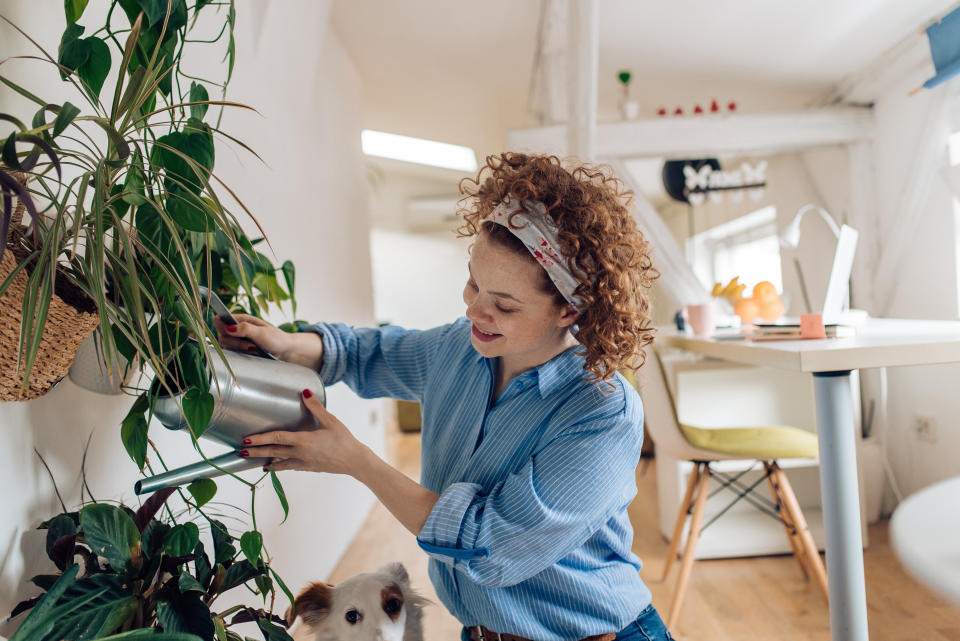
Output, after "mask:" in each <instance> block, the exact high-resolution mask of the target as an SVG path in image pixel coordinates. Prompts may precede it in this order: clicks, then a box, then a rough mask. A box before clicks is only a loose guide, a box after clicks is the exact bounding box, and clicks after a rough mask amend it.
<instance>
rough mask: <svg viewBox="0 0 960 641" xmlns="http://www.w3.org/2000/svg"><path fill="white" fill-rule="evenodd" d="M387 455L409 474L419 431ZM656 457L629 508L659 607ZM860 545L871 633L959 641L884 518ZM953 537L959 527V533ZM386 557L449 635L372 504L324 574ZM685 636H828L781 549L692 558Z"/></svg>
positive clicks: (351, 570)
mask: <svg viewBox="0 0 960 641" xmlns="http://www.w3.org/2000/svg"><path fill="white" fill-rule="evenodd" d="M388 441H389V442H388V450H389V452H388V457H389V458H390V459H391V461H392V462H393V463H394V465H396V466H397V467H398V468H399V469H400V470H402V471H403V472H405V473H406V474H407V475H409V476H411V477H412V478H417V477H418V475H419V466H420V463H419V461H420V455H419V435H418V434H401V433H400V432H396V433H395V434H391V436H390V438H389V439H388ZM654 464H655V463H652V462H651V463H650V464H647V465H645V464H644V463H643V462H641V465H640V468H639V469H638V470H637V487H638V493H637V498H636V500H634V502H633V504H632V505H631V506H630V520H631V521H632V522H633V528H634V532H635V539H634V544H633V551H634V552H635V553H636V554H637V555H638V556H639V557H640V558H641V559H642V560H643V563H644V567H643V569H642V570H641V572H640V575H641V576H642V577H643V578H644V580H645V581H646V583H647V585H648V586H649V587H650V590H651V591H652V592H653V603H654V605H655V606H657V608H658V609H659V610H660V611H661V612H664V611H666V610H667V609H668V607H669V605H670V598H671V594H672V589H673V584H674V581H676V576H677V572H678V571H677V569H676V567H675V568H674V570H673V572H672V576H671V580H670V581H668V582H667V583H665V584H664V583H660V582H659V580H658V577H659V576H660V573H661V571H662V570H663V564H664V560H665V556H666V552H667V542H666V541H664V540H663V538H662V537H661V536H660V533H659V528H658V526H657V493H656V473H655V470H654V467H653V465H654ZM869 536H870V548H869V549H868V550H866V551H865V553H864V566H865V574H866V581H867V609H868V617H869V627H870V638H871V639H872V640H873V641H908V640H910V641H913V640H917V641H919V640H923V641H960V610H958V609H954V608H951V607H950V606H948V605H947V604H945V603H944V602H943V601H941V600H940V599H938V598H937V597H935V596H934V595H933V594H931V593H930V592H928V591H927V590H925V589H924V588H922V587H920V586H919V585H918V584H917V583H916V582H914V581H913V580H912V579H910V578H909V577H908V576H907V575H906V574H905V573H904V571H903V569H902V568H901V567H900V564H899V563H898V562H897V560H896V558H895V557H894V556H893V553H892V551H891V549H890V545H889V543H888V536H887V521H881V522H880V523H878V524H876V525H873V526H871V527H870V532H869ZM958 536H960V534H958ZM388 561H402V562H403V563H404V564H405V565H406V567H407V570H408V571H409V572H410V576H411V579H412V581H413V585H414V587H415V588H416V589H417V590H418V591H419V592H420V593H421V594H423V595H424V596H427V597H429V598H430V599H431V600H433V601H434V602H435V603H436V605H434V606H432V607H430V608H428V610H427V613H426V615H425V629H424V638H425V640H426V641H454V640H456V639H459V638H460V625H459V624H458V623H457V621H456V620H455V619H454V618H453V617H452V616H450V614H449V613H447V611H446V610H445V609H444V607H443V606H442V605H440V604H439V602H438V601H437V600H436V595H435V593H434V591H433V587H432V586H431V585H430V581H429V579H428V578H427V557H426V555H425V554H424V553H423V552H422V551H421V550H420V549H419V547H417V543H416V540H415V538H414V537H413V536H412V535H410V533H409V532H407V531H406V530H405V529H404V528H403V526H401V525H400V524H399V522H398V521H396V519H394V518H393V516H392V515H391V514H390V513H389V512H387V510H386V509H384V508H383V507H382V506H381V505H379V504H378V505H377V506H376V507H374V509H373V510H372V512H371V513H370V516H369V518H368V519H367V522H366V524H365V526H364V527H363V529H362V531H361V533H360V534H359V536H357V538H356V539H355V540H354V541H353V543H352V544H351V546H350V548H349V549H348V550H347V552H346V554H345V555H344V557H343V559H342V560H341V561H340V563H339V565H338V566H337V568H336V570H335V571H334V572H333V574H332V575H331V577H330V579H329V580H330V582H331V583H337V582H338V581H342V580H343V579H345V578H347V577H349V576H352V575H353V574H356V573H358V572H366V571H370V570H372V569H375V568H376V567H378V566H379V565H380V564H382V563H385V562H388ZM672 632H673V634H674V636H675V637H676V638H677V639H678V640H691V641H699V640H703V641H707V640H710V641H751V640H753V639H757V640H763V641H766V640H773V639H776V640H778V641H794V640H796V641H801V640H802V641H828V640H829V639H830V633H829V620H828V614H827V608H826V605H825V603H824V601H823V598H822V597H821V596H820V594H819V592H818V590H817V587H816V585H815V584H814V583H812V582H810V581H807V580H805V579H804V578H803V576H802V575H801V574H800V570H799V568H798V566H797V564H796V562H795V561H794V560H793V559H792V558H791V557H787V556H778V557H761V558H751V559H735V560H712V561H699V562H697V564H696V565H694V568H693V574H692V576H691V578H690V588H689V590H688V593H687V598H686V602H685V603H684V607H683V610H682V611H681V613H680V620H679V622H678V623H677V625H676V626H674V629H673V630H672Z"/></svg>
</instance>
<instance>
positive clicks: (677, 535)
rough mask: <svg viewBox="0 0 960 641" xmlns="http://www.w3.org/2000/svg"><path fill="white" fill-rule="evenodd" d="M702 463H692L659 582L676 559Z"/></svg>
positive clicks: (663, 578)
mask: <svg viewBox="0 0 960 641" xmlns="http://www.w3.org/2000/svg"><path fill="white" fill-rule="evenodd" d="M701 465H704V463H700V462H699V461H694V462H693V469H692V470H690V477H689V478H688V479H687V491H686V492H685V493H684V495H683V502H682V503H681V504H680V510H679V511H678V512H677V522H676V524H675V525H674V526H673V536H672V537H671V538H670V549H669V550H667V562H666V563H664V564H663V576H661V577H660V580H661V581H666V580H667V575H668V574H670V568H671V567H672V566H673V561H674V560H675V559H676V558H677V549H678V548H679V547H680V539H681V538H682V536H683V525H684V523H686V522H687V513H688V512H689V511H690V501H691V500H692V499H693V491H694V490H695V489H696V487H697V480H698V478H699V476H700V466H701Z"/></svg>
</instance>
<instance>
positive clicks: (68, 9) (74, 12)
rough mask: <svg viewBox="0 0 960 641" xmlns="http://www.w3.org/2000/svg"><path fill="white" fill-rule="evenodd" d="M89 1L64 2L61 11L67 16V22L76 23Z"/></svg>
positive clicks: (68, 0)
mask: <svg viewBox="0 0 960 641" xmlns="http://www.w3.org/2000/svg"><path fill="white" fill-rule="evenodd" d="M89 1H90V0H64V1H63V10H64V13H65V14H66V16H67V22H68V23H69V22H76V21H78V20H79V19H80V16H82V15H83V10H84V9H86V8H87V3H88V2H89Z"/></svg>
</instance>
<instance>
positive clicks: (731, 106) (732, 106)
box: [727, 100, 737, 111]
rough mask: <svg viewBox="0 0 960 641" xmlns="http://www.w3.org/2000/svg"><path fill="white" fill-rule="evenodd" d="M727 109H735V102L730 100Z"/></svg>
mask: <svg viewBox="0 0 960 641" xmlns="http://www.w3.org/2000/svg"><path fill="white" fill-rule="evenodd" d="M727 109H729V110H730V111H736V110H737V103H735V102H734V101H732V100H731V101H730V104H729V105H727Z"/></svg>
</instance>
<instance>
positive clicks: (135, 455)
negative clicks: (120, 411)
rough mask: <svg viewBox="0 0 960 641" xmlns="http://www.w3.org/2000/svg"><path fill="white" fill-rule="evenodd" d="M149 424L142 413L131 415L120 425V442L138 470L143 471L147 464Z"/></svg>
mask: <svg viewBox="0 0 960 641" xmlns="http://www.w3.org/2000/svg"><path fill="white" fill-rule="evenodd" d="M148 429H149V423H147V418H146V416H144V415H143V414H142V413H139V414H134V413H130V414H127V416H126V417H125V418H124V419H123V422H122V423H121V424H120V440H122V441H123V447H124V449H126V450H127V454H128V455H130V458H131V459H132V460H133V462H134V463H136V464H137V469H138V470H142V469H143V466H144V465H145V464H146V462H147V430H148Z"/></svg>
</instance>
